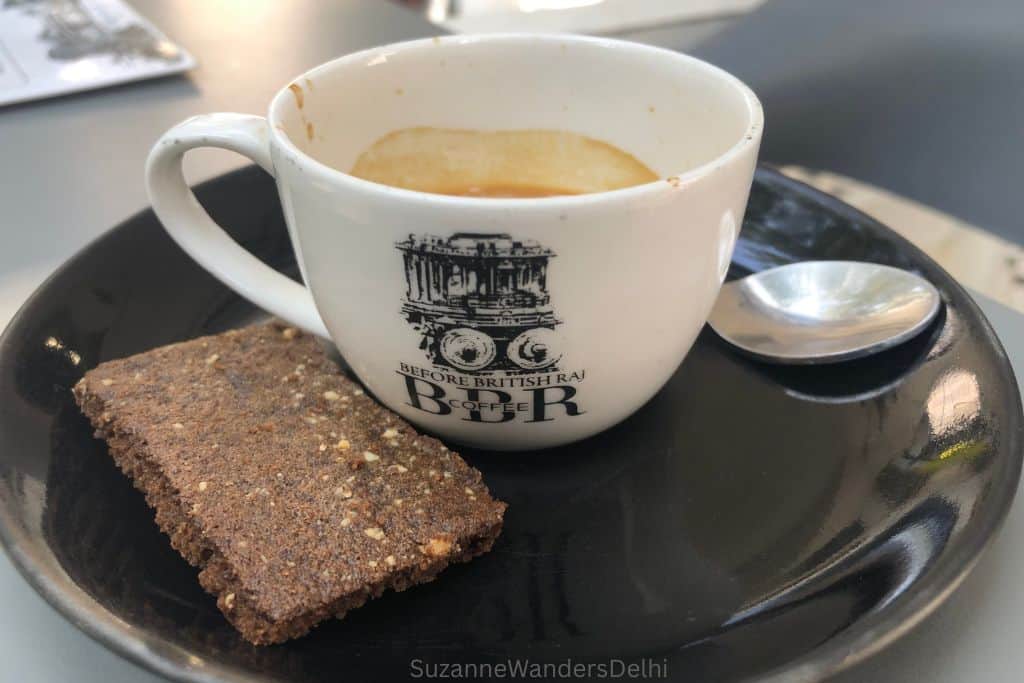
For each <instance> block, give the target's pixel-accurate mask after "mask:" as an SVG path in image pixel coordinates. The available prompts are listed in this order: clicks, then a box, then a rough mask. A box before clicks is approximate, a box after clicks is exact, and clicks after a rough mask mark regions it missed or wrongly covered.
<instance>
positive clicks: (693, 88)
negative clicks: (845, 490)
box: [146, 34, 763, 450]
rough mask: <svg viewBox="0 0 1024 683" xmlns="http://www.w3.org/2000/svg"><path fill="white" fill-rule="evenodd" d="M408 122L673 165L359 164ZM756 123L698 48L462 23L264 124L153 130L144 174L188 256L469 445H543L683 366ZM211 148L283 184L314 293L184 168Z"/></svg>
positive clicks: (339, 66)
mask: <svg viewBox="0 0 1024 683" xmlns="http://www.w3.org/2000/svg"><path fill="white" fill-rule="evenodd" d="M414 126H436V127H445V128H466V129H480V130H486V129H554V130H567V131H572V132H575V133H579V134H582V135H587V136H590V137H593V138H597V139H599V140H603V141H605V142H609V143H611V144H613V145H615V146H617V147H619V148H621V149H623V150H625V151H627V152H629V153H631V154H633V155H635V156H636V157H637V158H638V159H640V160H641V161H643V162H644V163H646V164H647V165H648V166H649V167H651V168H652V169H653V170H655V171H656V172H657V173H658V174H660V175H661V176H662V177H663V180H658V181H656V182H651V183H647V184H645V185H638V186H635V187H630V188H627V189H621V190H614V191H610V192H603V193H597V194H587V195H575V196H563V197H546V198H533V199H491V198H477V197H454V196H444V195H436V194H427V193H422V192H415V191H410V190H404V189H398V188H394V187H390V186H386V185H380V184H377V183H373V182H368V181H366V180H362V179H359V178H356V177H353V176H351V175H348V174H347V173H346V172H345V171H346V170H347V169H349V168H351V166H352V164H353V163H354V161H355V159H356V157H357V156H358V155H359V154H360V152H362V151H363V150H365V149H366V148H367V147H369V146H370V145H371V144H372V143H373V142H374V141H376V140H377V139H379V138H380V137H382V136H383V135H385V134H387V133H389V132H392V131H395V130H398V129H403V128H409V127H414ZM762 127H763V115H762V111H761V106H760V104H759V102H758V100H757V98H756V97H755V95H754V94H753V93H752V92H751V91H750V89H749V88H747V87H746V86H745V85H744V84H743V83H741V82H740V81H739V80H737V79H736V78H735V77H733V76H731V75H730V74H728V73H726V72H724V71H722V70H720V69H718V68H716V67H714V66H711V65H709V64H706V63H704V62H702V61H699V60H697V59H694V58H692V57H687V56H685V55H681V54H678V53H675V52H670V51H667V50H662V49H657V48H653V47H648V46H644V45H640V44H634V43H629V42H623V41H617V40H608V39H603V38H585V37H578V36H558V35H527V34H515V35H482V36H455V37H445V38H434V39H427V40H417V41H412V42H407V43H399V44H395V45H388V46H385V47H379V48H374V49H372V50H367V51H364V52H359V53H356V54H352V55H348V56H346V57H342V58H340V59H336V60H334V61H332V62H328V63H327V64H324V65H322V66H319V67H317V68H315V69H313V70H312V71H309V72H308V73H306V74H303V75H302V76H299V77H298V78H296V79H295V80H294V81H293V82H292V83H291V84H289V85H288V86H286V87H284V88H283V89H282V90H281V91H280V92H279V93H278V94H277V95H276V96H275V97H274V99H273V101H272V102H271V104H270V112H269V114H268V116H267V118H265V119H264V118H261V117H258V116H248V115H241V114H209V115H206V116H198V117H195V118H192V119H189V120H187V121H185V122H183V123H181V124H179V125H177V126H175V127H174V128H172V129H171V130H169V131H168V132H167V133H166V134H165V135H164V136H163V137H162V138H161V139H160V140H159V142H157V144H156V146H155V147H154V148H153V151H152V153H151V154H150V157H149V160H148V163H147V168H146V179H147V184H148V189H149V195H150V199H151V200H152V202H153V208H154V210H155V211H156V214H157V215H158V216H159V217H160V220H161V221H162V222H163V224H164V226H165V227H166V229H167V231H168V232H169V233H170V234H171V236H172V237H173V238H174V239H175V241H176V242H177V243H178V244H179V245H180V246H181V247H182V248H183V249H184V250H185V251H186V252H188V253H189V254H190V255H191V256H192V257H193V258H195V259H196V261H198V262H199V263H200V264H201V265H203V266H204V267H205V268H206V269H208V270H209V271H210V272H211V273H213V274H214V275H216V276H217V277H218V278H220V279H221V280H222V281H223V282H224V283H225V284H227V285H228V286H230V287H232V288H234V289H235V290H236V291H238V293H239V294H241V295H242V296H245V297H246V298H248V299H250V300H251V301H252V302H254V303H256V304H257V305H259V306H262V307H263V308H264V309H266V310H268V311H270V312H271V313H273V314H274V315H276V316H278V317H280V318H283V319H284V320H286V321H289V322H290V323H292V324H294V325H296V326H298V327H301V328H303V329H305V330H308V331H310V332H313V333H315V334H318V335H321V336H323V337H326V338H329V339H331V340H333V342H334V343H335V344H336V345H337V347H338V349H339V350H340V352H341V354H342V355H343V356H344V358H345V360H346V361H347V362H348V363H349V365H350V366H351V367H352V369H353V370H354V371H355V372H356V374H357V375H358V376H359V379H360V380H361V381H362V382H363V383H364V384H365V385H366V386H367V387H368V388H369V390H370V391H371V392H372V393H373V394H374V395H375V396H376V397H377V398H378V399H379V400H381V401H382V402H383V403H384V404H386V405H387V406H388V407H389V408H391V409H392V410H394V411H396V412H398V413H400V414H401V415H402V416H403V417H405V418H407V419H408V420H410V421H411V422H413V423H415V424H417V425H420V426H422V427H423V428H425V429H427V430H429V431H431V432H434V433H437V434H440V435H443V436H445V437H448V438H451V439H453V440H455V441H457V442H460V443H464V444H468V445H472V446H480V447H487V448H494V449H506V450H512V449H526V448H542V447H547V446H555V445H558V444H564V443H567V442H570V441H575V440H577V439H581V438H584V437H586V436H590V435H592V434H595V433H597V432H599V431H601V430H603V429H606V428H607V427H610V426H611V425H613V424H615V423H617V422H619V421H620V420H622V419H624V418H625V417H627V416H628V415H630V414H631V413H632V412H634V411H635V410H637V409H638V408H639V407H640V406H642V405H643V404H644V403H645V402H646V401H647V400H648V399H650V398H651V397H652V396H653V395H654V394H655V393H656V392H657V391H658V389H659V388H660V387H661V386H662V385H663V384H664V383H665V382H666V381H667V380H668V378H669V377H670V376H671V375H672V374H673V372H675V370H676V368H677V366H678V365H679V363H680V362H681V361H682V359H683V357H684V356H685V355H686V353H687V351H688V350H689V349H690V347H691V345H692V344H693V342H694V340H695V339H696V337H697V334H698V333H699V332H700V330H701V327H702V326H703V325H704V321H705V319H706V317H707V316H708V314H709V312H710V310H711V306H712V304H713V303H714V301H715V297H716V295H717V294H718V290H719V287H720V286H721V283H722V280H723V278H724V276H725V272H726V269H727V267H728V265H729V259H730V257H731V254H732V250H733V246H734V244H735V241H736V235H737V232H738V231H739V228H740V222H741V220H742V217H743V212H744V208H745V205H746V201H747V196H748V193H749V190H750V184H751V180H752V177H753V172H754V166H755V163H756V159H757V150H758V146H759V144H760V140H761V131H762ZM196 147H221V148H225V149H229V150H234V151H236V152H239V153H241V154H243V155H245V156H248V157H249V158H250V159H252V160H253V161H255V162H256V163H257V164H259V165H260V166H262V167H263V168H264V169H266V170H267V171H268V172H269V173H271V174H272V175H273V176H274V177H275V178H276V179H277V187H278V191H279V193H280V195H281V202H282V204H283V206H284V214H285V218H286V220H287V223H288V229H289V232H290V235H291V238H292V242H293V245H294V248H295V251H296V253H297V255H298V261H299V266H300V270H301V272H302V275H303V278H304V280H305V282H306V283H307V286H308V289H307V288H306V287H303V286H302V285H300V284H298V283H296V282H295V281H293V280H291V279H289V278H287V277H285V276H284V275H281V274H278V273H276V272H274V271H273V270H272V269H270V268H269V267H267V266H265V265H263V264H262V263H261V262H260V261H258V260H257V259H256V258H255V257H253V256H252V255H251V254H249V253H248V252H246V251H245V250H244V249H242V248H241V247H240V246H239V245H238V244H237V243H235V242H234V241H233V240H231V238H229V237H228V236H227V234H226V233H224V232H223V231H222V230H221V229H220V228H219V227H218V226H217V225H216V224H215V223H213V221H212V220H211V219H210V217H209V216H208V215H207V214H206V213H205V212H204V211H203V209H202V208H201V207H200V206H199V204H198V203H197V202H196V200H195V198H194V196H193V195H192V192H191V191H190V190H189V188H188V186H187V184H186V183H185V180H184V177H183V175H182V157H183V156H184V154H185V152H187V151H188V150H190V149H194V148H196ZM693 389H694V391H695V392H697V391H700V387H694V388H693Z"/></svg>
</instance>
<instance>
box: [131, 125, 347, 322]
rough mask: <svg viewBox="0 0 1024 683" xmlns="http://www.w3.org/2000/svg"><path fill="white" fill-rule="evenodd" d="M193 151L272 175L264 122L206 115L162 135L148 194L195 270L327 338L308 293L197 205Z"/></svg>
mask: <svg viewBox="0 0 1024 683" xmlns="http://www.w3.org/2000/svg"><path fill="white" fill-rule="evenodd" d="M197 147H217V148H220V149H227V150H231V151H232V152H237V153H239V154H241V155H243V156H246V157H248V158H250V159H252V160H253V161H254V162H256V163H257V164H259V166H260V167H262V168H263V170H265V171H266V172H267V173H270V174H271V175H274V164H273V161H272V160H271V157H270V130H269V127H268V124H267V120H266V119H264V118H263V117H261V116H250V115H246V114H206V115H203V116H195V117H193V118H190V119H187V120H185V121H182V122H181V123H179V124H178V125H176V126H174V127H173V128H171V129H170V130H168V131H167V132H166V133H164V135H163V136H162V137H161V138H160V140H158V141H157V143H156V145H154V146H153V149H152V151H150V153H149V158H148V159H147V160H146V189H147V190H148V192H149V200H150V202H151V203H152V204H153V211H154V212H155V213H156V215H157V217H158V218H159V219H160V222H161V223H163V226H164V229H165V230H167V232H168V233H169V234H170V236H171V238H173V239H174V241H175V242H177V243H178V246H180V247H181V248H182V249H184V250H185V252H186V253H188V255H189V256H191V257H192V258H193V259H195V260H196V262H197V263H199V265H201V266H202V267H203V268H205V269H206V270H208V271H210V273H212V274H213V275H214V276H216V277H217V278H218V279H219V280H220V281H221V282H223V283H224V284H226V285H227V286H228V287H230V288H231V289H233V290H235V291H236V292H238V293H239V294H241V295H242V296H244V297H245V298H246V299H248V300H249V301H251V302H253V303H254V304H256V305H257V306H260V307H261V308H263V309H265V310H267V311H269V312H270V313H272V314H273V315H275V316H277V317H279V318H281V319H283V320H285V321H287V322H289V323H291V324H292V325H295V326H296V327H300V328H302V329H303V330H306V331H307V332H311V333H313V334H316V335H319V336H321V337H324V338H325V339H328V338H330V335H329V334H328V333H327V328H326V327H325V326H324V323H323V321H322V320H321V319H320V314H319V313H318V312H317V309H316V304H315V303H314V302H313V296H312V294H310V291H309V289H307V288H306V287H304V286H303V285H301V284H299V283H297V282H295V281H294V280H292V279H290V278H288V277H286V276H284V275H282V274H280V273H278V272H277V271H275V270H274V269H272V268H270V267H269V266H267V265H265V264H264V263H262V262H261V261H260V260H259V259H257V258H256V257H255V256H253V255H252V254H250V253H249V252H248V251H246V250H245V249H243V248H242V247H241V246H240V245H239V244H238V243H237V242H235V241H234V240H233V239H232V238H231V237H230V236H228V234H227V233H226V232H224V230H223V229H222V228H221V227H220V226H219V225H217V224H216V223H215V222H214V221H213V219H212V218H210V216H209V214H207V213H206V211H205V210H204V209H203V207H202V206H200V205H199V202H198V200H196V197H195V195H194V194H193V193H192V190H191V189H190V188H189V186H188V183H186V182H185V174H184V171H183V169H182V161H183V159H184V157H185V153H186V152H188V151H189V150H191V149H195V148H197Z"/></svg>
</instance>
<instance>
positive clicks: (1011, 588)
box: [0, 0, 1024, 683]
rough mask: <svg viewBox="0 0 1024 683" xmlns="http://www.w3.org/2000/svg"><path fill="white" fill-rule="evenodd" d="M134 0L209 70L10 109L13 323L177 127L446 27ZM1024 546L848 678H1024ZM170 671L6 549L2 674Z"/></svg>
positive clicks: (7, 183) (880, 681)
mask: <svg viewBox="0 0 1024 683" xmlns="http://www.w3.org/2000/svg"><path fill="white" fill-rule="evenodd" d="M133 4H134V5H135V6H136V7H137V8H138V9H139V10H140V11H141V12H142V13H143V14H145V15H146V16H148V17H149V18H151V19H152V20H154V22H155V23H156V24H157V25H158V26H160V27H161V28H162V29H163V30H164V31H165V32H167V33H168V34H169V35H170V36H171V37H172V38H174V39H176V40H179V41H181V42H182V43H184V44H185V46H186V47H187V48H188V49H189V50H190V51H191V52H192V53H193V54H195V55H196V57H197V58H198V59H199V61H200V67H199V68H198V69H197V70H195V71H194V72H193V73H192V74H191V76H190V77H189V78H187V79H181V78H175V79H164V80H161V81H154V82H148V83H143V84H136V85H131V86H125V87H121V88H114V89H111V90H107V91H103V92H95V93H86V94H82V95H77V96H72V97H68V98H63V99H60V100H53V101H49V102H43V103H36V104H27V105H23V106H18V107H14V108H8V109H0V207H2V211H3V215H4V219H3V226H4V227H3V230H4V234H3V237H4V247H3V248H0V325H2V324H3V323H5V322H6V320H7V319H8V318H9V317H10V316H11V315H12V314H13V313H14V311H15V310H16V308H17V306H18V305H20V303H21V302H22V301H23V300H24V299H25V297H26V296H28V294H29V293H31V291H32V290H33V289H34V288H35V287H36V286H37V285H38V284H39V282H41V281H42V280H43V278H44V277H45V276H46V275H47V274H48V273H49V272H50V271H52V270H53V268H54V267H56V266H57V265H58V264H59V263H60V262H62V261H64V260H65V259H66V258H68V257H69V256H70V255H72V254H73V253H74V252H75V251H77V250H78V249H79V248H81V246H83V245H84V244H85V243H86V242H88V241H89V240H91V239H92V238H94V237H95V236H96V235H98V234H99V233H101V232H102V231H104V230H106V229H107V228H109V227H110V226H112V225H114V224H115V223H117V222H119V221H120V220H122V219H124V218H125V217H127V216H128V215H130V214H132V213H134V212H135V211H138V210H139V209H142V208H144V207H145V206H146V205H147V201H146V197H145V193H144V190H143V186H142V174H141V170H142V163H143V160H144V158H145V155H146V152H147V151H148V148H149V146H150V144H151V143H152V141H154V140H155V139H156V138H157V137H158V136H159V134H160V133H161V132H163V130H165V129H166V128H167V127H169V126H170V125H172V124H174V123H176V122H177V121H179V120H181V119H183V118H185V117H187V116H190V115H192V114H198V113H202V112H207V111H241V112H251V113H262V112H263V110H264V108H265V105H266V103H267V102H268V101H269V99H270V96H271V94H272V93H273V91H274V89H275V88H276V87H277V86H278V85H280V84H282V83H285V82H287V81H288V80H289V79H290V78H291V77H292V76H294V75H296V74H297V73H300V72H301V71H303V70H305V69H306V68H308V67H310V66H313V65H315V64H318V63H320V62H323V61H326V60H327V59H329V58H331V57H334V56H337V55H339V54H343V53H346V52H351V51H353V50H355V49H359V48H361V47H367V46H370V45H374V44H380V43H385V42H391V41H394V40H399V39H404V38H410V37H416V36H421V35H427V34H429V33H430V32H431V29H430V27H429V26H427V25H426V24H425V23H424V22H422V21H421V20H420V19H419V18H418V17H415V16H413V15H411V14H409V13H406V12H404V11H402V10H400V9H398V8H395V7H392V6H391V5H390V4H388V3H385V2H382V1H380V0H362V1H360V0H351V1H342V0H333V1H332V2H320V1H319V0H293V1H292V2H287V3H285V2H267V1H264V0H247V1H246V2H212V1H210V0H163V1H161V0H134V1H133ZM267 27H276V28H278V29H280V30H273V29H269V30H268V28H267ZM297 35H298V36H299V38H298V39H297V38H296V36H297ZM241 163H242V160H241V159H240V158H238V157H233V156H231V155H228V154H226V153H217V152H209V153H208V152H200V153H197V154H193V155H192V157H191V158H190V160H189V164H188V166H189V171H190V173H189V175H190V178H192V179H195V180H201V179H204V178H207V177H210V176H213V175H216V174H218V173H221V172H223V171H226V170H229V169H231V168H235V167H237V166H238V165H240V164H241ZM980 303H981V305H982V308H983V309H984V310H985V312H986V314H987V315H988V317H989V319H990V320H991V321H992V323H993V325H994V326H995V328H996V330H997V331H998V333H999V335H1000V337H1001V338H1002V340H1003V343H1004V345H1005V346H1006V347H1007V350H1008V352H1009V354H1010V356H1011V359H1012V361H1013V364H1014V367H1015V368H1017V370H1018V374H1020V373H1021V372H1024V316H1020V315H1018V314H1016V313H1014V312H1013V311H1011V310H1009V309H1007V308H1005V307H1003V306H1001V305H999V304H997V303H995V302H992V301H989V300H986V299H980ZM1022 541H1024V506H1022V505H1015V506H1014V508H1013V509H1012V510H1011V512H1010V516H1009V519H1008V520H1007V523H1006V525H1005V527H1004V528H1003V530H1002V532H1001V533H1000V535H999V536H998V537H997V538H996V539H995V541H994V542H993V544H992V546H991V547H990V548H989V549H988V551H987V552H986V553H985V555H984V556H983V558H982V560H981V562H980V563H979V564H978V566H977V567H976V569H975V570H974V572H973V573H972V574H971V575H970V576H969V577H968V579H967V580H966V581H965V582H964V584H963V586H962V587H961V588H960V589H959V590H958V591H957V592H956V593H955V594H954V595H953V596H952V597H951V598H950V600H949V601H948V602H947V603H946V604H945V605H944V606H942V607H941V608H940V609H939V610H938V611H937V612H936V613H935V614H934V615H933V616H932V617H930V618H929V619H927V620H926V621H925V622H924V623H923V624H921V625H920V626H919V627H918V628H917V629H915V630H914V631H913V632H911V633H910V634H909V635H908V636H906V637H905V638H903V639H902V640H900V641H898V642H897V643H896V644H894V645H893V646H891V647H890V648H888V649H887V650H885V651H883V652H882V653H880V654H879V655H877V656H876V657H874V658H872V659H870V660H869V661H867V662H865V663H863V664H861V665H859V666H857V667H855V668H854V669H853V670H851V671H849V672H847V673H844V674H842V675H840V676H839V677H838V678H837V679H836V680H837V681H841V682H842V683H869V682H870V683H896V682H915V683H916V682H918V681H932V682H936V683H961V682H963V681H986V682H993V683H1011V682H1016V681H1019V680H1021V678H1022V673H1021V672H1022V671H1024V648H1021V647H1020V645H1019V637H1018V633H1020V632H1021V630H1022V629H1024V592H1022V591H1020V590H1018V582H1017V577H1018V576H1024V542H1022ZM158 680H161V679H159V678H158V677H156V676H154V675H152V674H149V673H147V672H145V671H143V670H141V669H139V668H138V667H136V666H134V665H133V664H130V663H128V662H126V661H124V660H122V659H120V658H119V657H118V656H116V655H114V654H112V653H110V652H109V651H107V650H105V649H104V648H103V647H101V646H100V645H98V644H96V643H94V642H93V641H91V640H90V639H89V638H87V637H86V636H85V635H83V634H81V633H80V632H79V631H78V630H77V629H75V627H74V626H72V625H71V624H70V623H68V622H66V621H64V620H63V619H62V618H61V617H60V616H58V615H57V613H56V612H55V611H53V610H52V609H51V608H50V607H49V606H48V605H46V603H44V602H43V600H42V599H41V598H40V597H39V596H38V595H36V594H35V593H34V592H33V591H32V589H31V588H30V587H29V586H28V585H27V584H26V583H25V582H24V581H23V580H22V579H21V577H20V576H19V575H18V574H17V572H16V570H15V569H14V568H13V566H12V565H11V564H10V562H9V560H8V559H7V558H6V557H0V683H37V682H39V683H64V682H65V681H75V682H76V683H101V682H102V683H135V682H142V683H147V682H150V681H152V682H154V683H155V682H156V681H158Z"/></svg>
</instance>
